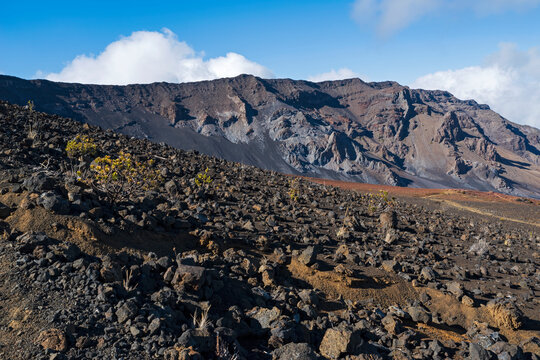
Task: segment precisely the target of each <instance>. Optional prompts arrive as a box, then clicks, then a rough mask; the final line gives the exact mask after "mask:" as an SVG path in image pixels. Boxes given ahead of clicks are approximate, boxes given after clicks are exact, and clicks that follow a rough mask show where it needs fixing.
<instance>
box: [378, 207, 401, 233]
mask: <svg viewBox="0 0 540 360" xmlns="http://www.w3.org/2000/svg"><path fill="white" fill-rule="evenodd" d="M379 223H380V224H381V228H382V229H383V230H385V231H386V230H390V229H395V228H396V227H397V215H396V212H395V211H393V210H390V211H385V212H383V213H382V214H381V215H380V216H379Z"/></svg>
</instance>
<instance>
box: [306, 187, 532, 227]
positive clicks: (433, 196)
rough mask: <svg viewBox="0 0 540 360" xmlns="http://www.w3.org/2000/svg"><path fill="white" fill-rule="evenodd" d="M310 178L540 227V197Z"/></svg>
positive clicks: (362, 190)
mask: <svg viewBox="0 0 540 360" xmlns="http://www.w3.org/2000/svg"><path fill="white" fill-rule="evenodd" d="M304 179H306V180H308V181H313V182H316V183H319V184H323V185H328V186H336V187H339V188H342V189H349V190H356V191H360V192H366V193H376V192H379V191H387V192H388V194H389V195H391V196H394V197H396V198H399V199H402V200H404V201H412V202H415V203H416V202H420V203H421V204H422V205H424V206H427V207H436V208H441V207H442V208H443V209H445V210H453V211H459V212H462V213H463V212H466V213H469V215H472V214H473V213H474V214H475V215H482V216H488V217H492V218H497V219H498V220H501V221H512V222H514V223H515V222H517V223H523V224H528V225H534V226H537V227H540V200H536V199H529V198H522V197H518V196H511V195H505V194H500V193H496V192H493V191H489V192H484V191H477V190H463V189H422V188H407V187H399V186H390V185H377V184H365V183H354V182H346V181H338V180H326V179H317V178H309V177H304Z"/></svg>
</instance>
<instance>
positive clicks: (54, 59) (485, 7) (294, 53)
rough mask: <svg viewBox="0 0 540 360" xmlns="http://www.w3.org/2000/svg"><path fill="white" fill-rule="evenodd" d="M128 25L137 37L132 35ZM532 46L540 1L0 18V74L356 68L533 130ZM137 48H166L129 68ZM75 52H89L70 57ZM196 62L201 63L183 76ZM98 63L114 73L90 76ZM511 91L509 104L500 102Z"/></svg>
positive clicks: (303, 75) (302, 73) (101, 5)
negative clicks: (445, 94)
mask: <svg viewBox="0 0 540 360" xmlns="http://www.w3.org/2000/svg"><path fill="white" fill-rule="evenodd" d="M471 3H472V5H471ZM163 29H168V30H163ZM134 32H140V33H139V36H138V37H133V38H130V36H132V34H133V33H134ZM148 34H154V35H155V36H153V37H152V36H150V35H148ZM156 34H157V35H156ZM146 35H148V36H146ZM156 36H157V37H156ZM162 38H163V39H165V38H166V39H167V40H166V41H167V43H163V45H162V46H160V47H158V48H155V47H152V46H146V47H144V46H142V47H141V48H140V49H141V50H140V51H139V50H138V49H139V48H137V47H134V46H135V45H134V43H136V42H137V41H141V42H146V43H148V42H155V41H158V40H160V39H162ZM122 39H123V40H122ZM128 40H131V41H130V44H131V45H133V46H132V47H127V46H120V45H121V43H117V44H118V47H117V48H115V49H116V50H114V51H113V50H111V51H110V54H109V52H108V53H107V54H106V56H103V57H102V58H101V59H99V61H97V60H96V59H97V58H98V57H99V55H100V54H102V53H103V52H105V50H106V48H107V46H109V45H110V44H112V43H115V42H119V41H120V42H121V41H124V42H127V41H128ZM167 44H168V45H167ZM175 44H176V45H177V44H181V46H182V49H180V48H178V47H177V46H176V45H175ZM131 45H130V46H131ZM539 46H540V0H475V1H466V0H356V1H354V0H348V1H345V0H333V1H317V0H310V1H294V2H291V1H281V0H273V1H205V0H199V1H155V2H153V3H151V2H148V1H144V2H143V1H91V2H74V1H49V2H43V1H39V2H38V1H25V2H19V3H16V2H5V3H3V4H2V14H0V48H1V49H2V52H3V56H0V73H3V74H8V75H14V76H19V77H23V78H36V77H46V78H49V79H53V80H62V81H81V82H94V83H129V82H151V81H159V80H167V81H189V80H198V79H202V78H215V77H222V76H227V75H229V74H232V73H234V71H246V72H252V73H254V74H256V75H261V76H273V77H290V78H294V79H312V80H322V79H327V78H339V77H350V76H359V77H361V78H363V79H367V80H371V81H381V80H395V81H398V82H400V83H402V84H405V85H412V86H421V87H424V88H445V89H448V90H450V91H452V92H454V93H455V94H456V95H458V96H461V97H475V98H476V99H477V100H479V101H481V102H486V103H488V104H489V105H491V106H492V107H494V108H496V110H498V111H500V112H501V113H503V115H505V116H507V117H508V118H510V120H513V121H516V122H521V123H528V124H531V125H535V126H537V127H538V126H539V125H540V121H538V119H539V118H540V106H539V107H538V109H535V110H534V111H532V114H531V111H528V112H527V113H525V112H524V111H523V107H524V104H523V101H522V100H520V98H521V97H523V96H524V94H527V93H530V92H531V91H532V92H534V94H533V95H532V96H531V98H530V99H527V100H526V101H527V103H526V104H525V105H530V106H533V105H534V104H533V102H534V101H535V100H538V101H537V102H538V103H540V91H536V92H535V90H534V89H536V88H539V86H538V85H539V84H540V60H539V59H540V55H539V53H538V47H539ZM169 47H172V48H174V49H173V50H171V49H169ZM123 51H125V52H126V53H125V55H124V57H122V52H123ZM160 51H163V54H162V53H161V52H160ZM142 52H147V53H148V52H150V53H152V54H154V53H158V52H160V53H159V54H161V55H159V54H158V55H159V56H157V58H154V57H152V58H151V59H146V60H144V61H143V60H141V61H140V62H138V63H137V64H135V65H133V66H131V65H130V64H129V62H130V61H132V60H133V58H134V57H137V56H138V54H139V53H142ZM229 53H234V54H237V55H238V56H236V57H235V56H233V55H231V56H229V55H227V54H229ZM80 55H85V58H84V59H82V61H79V62H73V60H74V59H75V58H76V57H77V56H80ZM166 56H169V58H168V59H164V57H166ZM170 57H172V59H170ZM184 58H188V59H190V60H189V61H188V63H187V65H185V66H184V65H183V66H182V67H181V69H182V70H181V71H182V74H180V75H179V74H176V75H174V74H172V75H171V76H172V77H171V78H168V77H165V78H164V79H162V78H160V77H163V76H168V75H163V73H155V74H153V73H150V74H147V77H145V78H138V77H137V76H136V75H135V74H124V75H123V77H118V78H116V77H115V74H116V73H118V72H119V71H128V70H125V69H124V67H123V66H122V67H121V68H120V69H118V67H117V68H115V67H111V66H109V65H110V64H108V63H104V62H105V61H108V60H107V59H109V60H110V59H113V60H110V61H113V62H114V63H115V64H118V63H123V62H125V63H127V65H126V66H125V68H126V69H130V71H132V72H135V73H141V72H146V71H145V69H146V68H143V70H141V68H140V66H146V67H148V66H150V65H148V64H152V63H157V64H161V63H160V61H162V60H163V61H164V63H166V64H170V66H173V67H175V66H176V65H174V64H175V62H178V61H180V62H181V61H183V60H182V59H184ZM193 59H195V60H196V61H197V65H196V69H198V70H197V72H196V73H193V74H188V75H189V76H188V75H186V71H188V70H186V69H191V68H193V66H192V65H191V64H192V61H194V60H193ZM212 59H214V60H215V61H212ZM157 67H161V68H164V67H166V66H159V65H158V66H157ZM102 68H110V71H109V72H107V71H103V72H102V73H101V74H100V75H97V74H96V75H95V77H92V76H93V73H94V72H96V73H97V72H100V69H102ZM331 70H334V71H333V72H331ZM175 71H180V70H171V71H169V72H168V73H167V74H169V73H171V72H172V73H174V72H175ZM231 71H232V73H231ZM81 73H84V77H81V76H82V75H81ZM91 75H92V76H91ZM169 75H170V74H169ZM153 76H154V77H155V78H154V77H153ZM175 76H176V77H175ZM82 80H84V81H82ZM463 84H465V85H463ZM507 87H512V92H510V93H512V94H513V95H512V96H514V97H515V99H514V100H515V101H513V103H512V104H510V105H511V106H510V105H504V106H503V105H501V103H502V102H503V99H508V96H509V91H508V90H507ZM520 109H521V110H520Z"/></svg>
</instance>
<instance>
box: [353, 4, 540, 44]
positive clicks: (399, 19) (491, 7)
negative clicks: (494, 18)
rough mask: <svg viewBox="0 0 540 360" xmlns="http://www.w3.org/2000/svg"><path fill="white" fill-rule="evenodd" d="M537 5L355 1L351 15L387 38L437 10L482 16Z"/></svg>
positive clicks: (521, 9) (520, 9)
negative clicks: (467, 12) (471, 12)
mask: <svg viewBox="0 0 540 360" xmlns="http://www.w3.org/2000/svg"><path fill="white" fill-rule="evenodd" d="M538 5H540V0H474V1H471V0H355V1H354V3H353V7H352V13H351V15H352V17H353V19H355V20H356V21H357V22H358V23H359V24H361V25H365V26H368V27H373V28H375V30H376V32H377V33H378V34H379V35H380V36H383V37H387V36H390V35H392V34H394V33H396V32H398V31H399V30H402V29H404V28H406V27H407V26H409V25H411V24H412V23H414V22H415V21H418V20H420V19H421V18H422V17H425V16H427V15H432V14H434V13H437V12H441V13H443V12H444V13H447V12H448V11H452V12H464V11H471V10H472V11H474V12H475V13H476V14H478V15H481V16H486V15H490V14H494V13H500V12H504V11H523V10H526V9H530V8H533V7H535V6H538Z"/></svg>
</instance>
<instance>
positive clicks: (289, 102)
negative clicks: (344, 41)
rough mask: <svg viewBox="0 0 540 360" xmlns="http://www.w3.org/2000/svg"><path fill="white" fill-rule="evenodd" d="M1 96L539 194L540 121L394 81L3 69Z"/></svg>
mask: <svg viewBox="0 0 540 360" xmlns="http://www.w3.org/2000/svg"><path fill="white" fill-rule="evenodd" d="M0 99H4V100H8V101H10V102H12V103H17V104H21V105H22V104H25V103H26V102H27V101H28V100H29V99H32V100H33V101H34V102H35V103H36V107H37V109H38V110H41V111H45V112H49V113H54V114H59V115H62V116H67V117H72V118H75V119H77V120H80V121H83V122H87V123H89V124H93V125H99V126H101V127H104V128H109V129H113V130H115V131H119V132H122V133H124V134H128V135H131V136H136V137H139V138H147V139H150V140H152V141H155V142H165V143H167V144H169V145H172V146H174V147H177V148H181V149H196V150H199V151H201V152H203V153H206V154H209V155H213V156H218V157H221V158H223V159H226V160H231V161H237V162H242V163H245V164H250V165H255V166H257V167H260V168H265V169H271V170H277V171H280V172H285V173H293V174H304V175H309V176H315V177H323V178H331V179H340V180H352V181H360V182H368V183H380V184H390V185H400V186H414V187H431V188H433V187H439V188H440V187H453V188H470V189H477V190H494V191H498V192H503V193H509V194H514V195H524V196H532V197H540V130H538V129H535V128H532V127H527V126H521V125H517V124H514V123H511V122H509V121H507V120H506V119H504V118H502V117H501V116H500V115H498V114H496V113H495V112H493V111H491V110H490V109H489V107H487V106H486V105H479V104H477V103H476V102H474V101H472V100H468V101H461V100H458V99H456V98H455V97H454V96H452V95H451V94H449V93H447V92H442V91H425V90H412V89H409V88H407V87H404V86H401V85H399V84H397V83H394V82H384V83H365V82H363V81H361V80H360V79H350V80H342V81H331V82H322V83H311V82H306V81H293V80H288V79H276V80H265V79H260V78H256V77H253V76H247V75H243V76H238V77H236V78H230V79H219V80H214V81H204V82H197V83H186V84H168V83H155V84H148V85H129V86H96V85H81V84H65V83H54V82H49V81H43V80H33V81H26V80H22V79H18V78H14V77H9V76H0Z"/></svg>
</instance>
